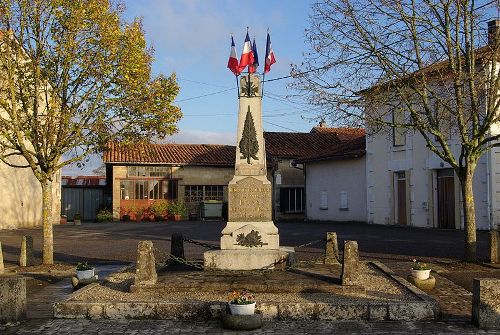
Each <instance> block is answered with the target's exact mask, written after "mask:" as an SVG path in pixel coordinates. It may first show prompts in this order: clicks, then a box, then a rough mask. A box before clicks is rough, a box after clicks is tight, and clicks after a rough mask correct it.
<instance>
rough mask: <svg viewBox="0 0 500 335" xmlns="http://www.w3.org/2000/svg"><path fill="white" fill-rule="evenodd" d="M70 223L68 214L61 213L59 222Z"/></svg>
mask: <svg viewBox="0 0 500 335" xmlns="http://www.w3.org/2000/svg"><path fill="white" fill-rule="evenodd" d="M66 223H68V216H66V215H64V214H63V215H61V220H60V221H59V224H66Z"/></svg>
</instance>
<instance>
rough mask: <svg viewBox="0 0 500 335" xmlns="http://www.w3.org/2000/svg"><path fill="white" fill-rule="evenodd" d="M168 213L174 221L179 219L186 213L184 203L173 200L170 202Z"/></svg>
mask: <svg viewBox="0 0 500 335" xmlns="http://www.w3.org/2000/svg"><path fill="white" fill-rule="evenodd" d="M168 213H169V215H170V216H171V218H172V219H173V220H174V221H180V220H181V219H182V217H183V216H184V215H185V214H186V205H185V204H184V203H183V202H182V201H174V202H172V203H170V205H169V207H168Z"/></svg>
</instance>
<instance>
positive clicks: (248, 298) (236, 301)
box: [228, 291, 255, 315]
mask: <svg viewBox="0 0 500 335" xmlns="http://www.w3.org/2000/svg"><path fill="white" fill-rule="evenodd" d="M228 300H229V301H228V303H229V310H230V311H231V314H233V315H253V314H254V313H255V298H254V296H253V294H251V293H249V292H246V291H233V292H231V293H230V294H229V299H228Z"/></svg>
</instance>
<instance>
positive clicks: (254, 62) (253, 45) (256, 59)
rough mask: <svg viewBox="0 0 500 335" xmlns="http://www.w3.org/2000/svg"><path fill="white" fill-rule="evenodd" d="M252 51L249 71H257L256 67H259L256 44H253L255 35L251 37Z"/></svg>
mask: <svg viewBox="0 0 500 335" xmlns="http://www.w3.org/2000/svg"><path fill="white" fill-rule="evenodd" d="M252 52H253V63H252V64H250V65H249V66H248V72H249V73H255V72H257V68H258V67H259V55H258V53H257V44H255V37H254V38H253V44H252Z"/></svg>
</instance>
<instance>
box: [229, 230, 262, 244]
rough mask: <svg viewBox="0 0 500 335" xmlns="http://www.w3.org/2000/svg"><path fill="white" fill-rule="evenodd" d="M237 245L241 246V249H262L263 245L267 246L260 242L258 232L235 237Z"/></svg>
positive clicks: (253, 231)
mask: <svg viewBox="0 0 500 335" xmlns="http://www.w3.org/2000/svg"><path fill="white" fill-rule="evenodd" d="M236 242H238V243H236V244H237V245H241V246H243V247H250V248H251V247H262V246H263V245H267V243H263V242H262V237H261V236H260V235H259V232H257V231H255V230H252V231H251V232H249V233H248V234H247V235H245V234H244V233H241V234H238V236H236Z"/></svg>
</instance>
